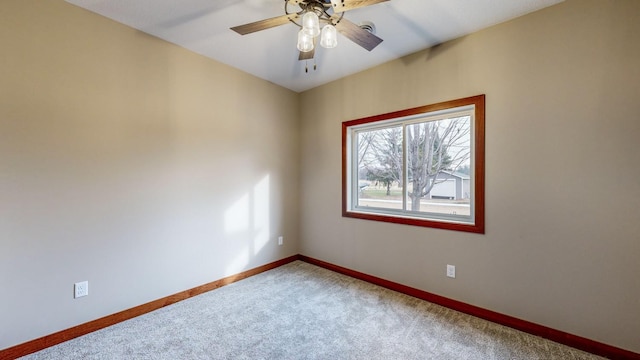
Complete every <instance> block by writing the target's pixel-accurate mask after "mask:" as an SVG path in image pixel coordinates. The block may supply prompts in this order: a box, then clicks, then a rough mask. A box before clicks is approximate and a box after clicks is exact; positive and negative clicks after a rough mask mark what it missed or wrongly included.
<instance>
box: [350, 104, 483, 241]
mask: <svg viewBox="0 0 640 360" xmlns="http://www.w3.org/2000/svg"><path fill="white" fill-rule="evenodd" d="M484 100H485V99H484V95H478V96H474V97H469V98H465V99H458V100H453V101H447V102H443V103H438V104H432V105H426V106H422V107H418V108H413V109H407V110H402V111H397V112H393V113H388V114H383V115H377V116H372V117H368V118H363V119H357V120H351V121H346V122H343V123H342V156H343V159H342V160H343V161H342V215H343V216H345V217H353V218H359V219H367V220H376V221H386V222H393V223H400V224H409V225H417V226H426V227H435V228H441V229H450V230H459V231H469V232H475V233H484V108H485V107H484Z"/></svg>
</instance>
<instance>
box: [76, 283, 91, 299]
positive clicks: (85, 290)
mask: <svg viewBox="0 0 640 360" xmlns="http://www.w3.org/2000/svg"><path fill="white" fill-rule="evenodd" d="M87 295H89V282H88V281H81V282H77V283H75V284H73V298H74V299H77V298H79V297H83V296H87Z"/></svg>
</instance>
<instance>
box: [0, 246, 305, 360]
mask: <svg viewBox="0 0 640 360" xmlns="http://www.w3.org/2000/svg"><path fill="white" fill-rule="evenodd" d="M299 259H300V257H299V256H298V255H294V256H290V257H288V258H284V259H282V260H278V261H274V262H272V263H269V264H266V265H262V266H259V267H257V268H254V269H250V270H247V271H243V272H241V273H239V274H236V275H231V276H228V277H225V278H223V279H220V280H216V281H214V282H211V283H208V284H204V285H201V286H198V287H195V288H193V289H189V290H185V291H182V292H179V293H177V294H173V295H169V296H167V297H164V298H162V299H158V300H154V301H151V302H149V303H146V304H142V305H139V306H136V307H134V308H131V309H128V310H124V311H121V312H118V313H115V314H112V315H107V316H105V317H102V318H100V319H96V320H93V321H90V322H88V323H85V324H81V325H78V326H74V327H72V328H70V329H66V330H62V331H59V332H57V333H53V334H51V335H47V336H43V337H41V338H39V339H35V340H31V341H28V342H26V343H23V344H19V345H16V346H13V347H10V348H7V349H4V350H0V360H13V359H16V358H19V357H21V356H25V355H28V354H31V353H34V352H36V351H40V350H43V349H46V348H48V347H51V346H54V345H57V344H60V343H63V342H65V341H68V340H71V339H74V338H77V337H79V336H82V335H86V334H89V333H91V332H94V331H96V330H100V329H103V328H105V327H108V326H111V325H115V324H117V323H119V322H122V321H125V320H129V319H131V318H134V317H136V316H140V315H143V314H146V313H148V312H151V311H154V310H157V309H160V308H162V307H165V306H167V305H171V304H175V303H177V302H178V301H182V300H185V299H188V298H190V297H193V296H196V295H200V294H202V293H205V292H207V291H211V290H214V289H217V288H219V287H222V286H225V285H228V284H231V283H234V282H236V281H240V280H242V279H246V278H248V277H250V276H253V275H256V274H259V273H261V272H264V271H267V270H271V269H274V268H277V267H279V266H282V265H285V264H288V263H290V262H293V261H296V260H299Z"/></svg>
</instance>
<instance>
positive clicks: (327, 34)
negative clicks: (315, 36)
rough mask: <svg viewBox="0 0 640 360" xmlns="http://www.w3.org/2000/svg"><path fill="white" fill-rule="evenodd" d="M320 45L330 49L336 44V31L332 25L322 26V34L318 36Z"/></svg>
mask: <svg viewBox="0 0 640 360" xmlns="http://www.w3.org/2000/svg"><path fill="white" fill-rule="evenodd" d="M320 46H322V47H323V48H327V49H332V48H334V47H336V46H338V32H337V31H336V27H335V26H333V25H325V26H324V27H323V28H322V36H321V37H320Z"/></svg>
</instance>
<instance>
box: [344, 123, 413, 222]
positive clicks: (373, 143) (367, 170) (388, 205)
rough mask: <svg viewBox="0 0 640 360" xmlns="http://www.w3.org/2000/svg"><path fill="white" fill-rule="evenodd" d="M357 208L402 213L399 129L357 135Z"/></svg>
mask: <svg viewBox="0 0 640 360" xmlns="http://www.w3.org/2000/svg"><path fill="white" fill-rule="evenodd" d="M357 152H358V154H357V157H358V158H357V161H358V192H357V194H356V199H357V200H356V202H355V204H356V206H357V207H370V208H382V209H398V210H402V194H403V190H402V183H403V181H402V179H403V176H402V173H403V171H402V126H393V127H388V128H383V129H376V130H366V131H360V132H358V133H357Z"/></svg>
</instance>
